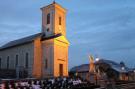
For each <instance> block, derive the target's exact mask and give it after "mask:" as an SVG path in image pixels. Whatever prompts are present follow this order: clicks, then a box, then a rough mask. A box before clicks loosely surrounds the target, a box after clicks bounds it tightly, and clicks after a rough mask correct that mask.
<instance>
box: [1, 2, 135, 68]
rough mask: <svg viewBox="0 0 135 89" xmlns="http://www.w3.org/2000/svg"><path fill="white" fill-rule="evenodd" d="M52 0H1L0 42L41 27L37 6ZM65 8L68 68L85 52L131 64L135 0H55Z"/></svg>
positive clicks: (79, 61)
mask: <svg viewBox="0 0 135 89" xmlns="http://www.w3.org/2000/svg"><path fill="white" fill-rule="evenodd" d="M52 2H53V0H1V2H0V46H2V45H3V44H5V43H7V42H9V41H12V40H15V39H19V38H22V37H26V36H29V35H32V34H35V33H39V32H40V31H41V10H40V8H41V7H43V6H45V5H48V4H50V3H52ZM56 2H57V3H59V4H61V5H62V6H63V7H65V8H66V9H67V18H66V19H67V23H66V24H67V25H66V26H67V29H66V30H67V38H68V40H69V41H70V43H71V44H70V47H69V68H71V67H73V66H75V65H80V64H84V63H88V62H89V59H88V55H89V54H92V55H94V56H95V57H96V56H98V57H101V58H105V59H108V60H114V61H116V62H120V61H124V62H125V63H126V65H128V66H129V67H135V0H56Z"/></svg>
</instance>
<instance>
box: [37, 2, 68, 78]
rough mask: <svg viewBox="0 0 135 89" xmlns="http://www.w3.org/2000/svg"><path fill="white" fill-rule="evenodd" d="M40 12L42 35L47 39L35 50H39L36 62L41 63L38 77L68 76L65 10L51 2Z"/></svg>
mask: <svg viewBox="0 0 135 89" xmlns="http://www.w3.org/2000/svg"><path fill="white" fill-rule="evenodd" d="M41 10H42V34H44V37H45V38H47V39H45V40H42V41H41V47H40V48H37V50H39V49H41V51H40V52H41V58H40V59H37V61H39V60H41V61H42V63H41V66H40V70H41V73H40V75H39V76H42V77H50V76H51V77H52V76H53V77H58V76H68V47H69V42H68V40H67V39H66V9H64V8H63V7H62V6H61V5H59V4H58V3H56V2H53V3H52V4H50V5H48V6H45V7H43V8H41ZM36 52H37V51H36ZM38 53H39V52H37V53H35V54H38ZM39 54H40V53H39ZM37 58H39V57H37ZM35 60H36V59H35ZM35 63H36V62H35ZM35 68H36V67H35ZM37 70H38V69H37Z"/></svg>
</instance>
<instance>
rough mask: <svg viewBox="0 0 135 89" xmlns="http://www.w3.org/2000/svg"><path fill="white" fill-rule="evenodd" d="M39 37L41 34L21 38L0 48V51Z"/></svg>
mask: <svg viewBox="0 0 135 89" xmlns="http://www.w3.org/2000/svg"><path fill="white" fill-rule="evenodd" d="M40 35H41V33H37V34H34V35H31V36H28V37H24V38H21V39H17V40H14V41H10V42H8V43H7V44H5V45H3V46H2V47H0V50H3V49H7V48H10V47H14V46H17V45H22V44H26V43H29V42H32V41H33V40H34V39H35V38H36V37H38V36H40Z"/></svg>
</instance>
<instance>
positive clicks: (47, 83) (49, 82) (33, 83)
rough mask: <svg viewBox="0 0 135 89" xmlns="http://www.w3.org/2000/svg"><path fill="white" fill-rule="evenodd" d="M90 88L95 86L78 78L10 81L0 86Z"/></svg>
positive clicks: (2, 88) (6, 88)
mask: <svg viewBox="0 0 135 89" xmlns="http://www.w3.org/2000/svg"><path fill="white" fill-rule="evenodd" d="M92 87H95V85H94V84H90V83H89V82H88V81H86V80H83V79H81V78H79V77H78V78H70V77H59V78H49V79H40V80H39V79H25V80H10V81H4V82H2V83H1V84H0V89H80V88H85V89H86V88H92Z"/></svg>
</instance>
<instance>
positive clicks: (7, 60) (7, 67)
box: [7, 56, 9, 69]
mask: <svg viewBox="0 0 135 89" xmlns="http://www.w3.org/2000/svg"><path fill="white" fill-rule="evenodd" d="M7 69H9V56H8V57H7Z"/></svg>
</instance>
